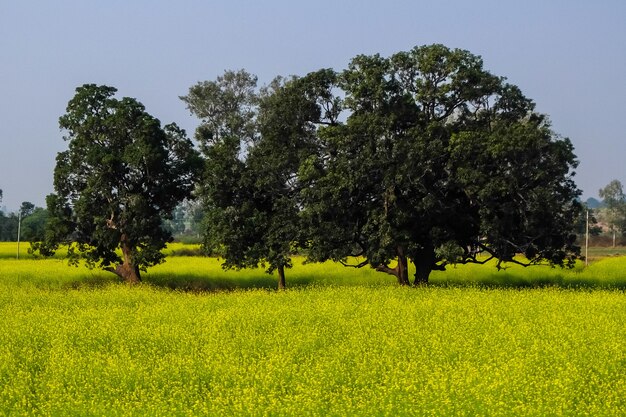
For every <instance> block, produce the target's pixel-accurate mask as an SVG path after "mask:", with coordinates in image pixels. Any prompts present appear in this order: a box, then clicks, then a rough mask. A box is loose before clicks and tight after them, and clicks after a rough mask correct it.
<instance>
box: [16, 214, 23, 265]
mask: <svg viewBox="0 0 626 417" xmlns="http://www.w3.org/2000/svg"><path fill="white" fill-rule="evenodd" d="M21 234H22V210H21V209H20V211H18V212H17V259H20V235H21Z"/></svg>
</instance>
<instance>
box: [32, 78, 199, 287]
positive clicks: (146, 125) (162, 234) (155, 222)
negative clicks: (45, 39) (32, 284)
mask: <svg viewBox="0 0 626 417" xmlns="http://www.w3.org/2000/svg"><path fill="white" fill-rule="evenodd" d="M115 92H116V89H115V88H113V87H107V86H96V85H93V84H89V85H84V86H82V87H79V88H77V89H76V95H75V96H74V98H72V99H71V100H70V102H69V103H68V106H67V113H66V114H65V115H63V116H62V117H61V118H60V119H59V125H60V127H61V128H62V129H64V130H65V131H66V132H67V136H66V137H65V140H66V141H67V142H68V150H66V151H64V152H61V153H59V154H58V156H57V164H56V167H55V170H54V187H55V191H56V194H52V195H50V196H48V198H47V205H48V210H49V213H50V218H49V221H48V226H47V230H46V236H45V239H44V240H43V241H42V242H41V243H39V244H37V245H35V247H34V248H35V250H39V251H40V252H41V253H42V254H44V255H49V254H50V253H52V252H53V251H54V250H55V249H56V248H57V247H58V245H59V244H61V243H66V244H69V243H72V242H73V244H72V245H70V247H69V250H68V256H69V259H70V261H71V262H73V263H77V262H78V261H79V260H81V259H84V260H85V261H86V264H87V265H88V266H90V267H95V266H98V267H102V268H104V269H107V270H110V271H112V272H115V273H117V274H118V275H120V276H121V277H122V278H123V279H126V280H129V281H136V280H139V270H145V269H146V268H147V267H149V266H152V265H156V264H158V263H160V262H162V260H163V255H162V253H161V249H162V248H163V247H164V246H165V243H166V242H167V241H168V240H169V239H170V237H171V235H170V234H169V233H168V232H167V231H165V230H164V228H163V227H162V219H163V218H164V217H168V216H169V215H170V214H171V212H172V210H173V209H174V208H175V207H176V205H177V204H178V203H179V202H180V201H181V200H183V199H184V198H186V197H188V196H189V195H190V193H191V191H192V189H193V186H194V181H195V178H196V172H197V167H198V164H199V159H198V156H197V154H196V151H195V150H194V149H193V146H192V144H191V142H190V141H189V140H188V139H187V138H186V135H185V132H184V131H183V130H182V129H180V128H178V126H176V125H175V124H170V125H167V126H165V127H163V128H161V126H160V122H159V121H158V120H157V119H155V118H154V117H152V116H150V115H149V114H148V113H147V112H146V111H145V108H144V106H143V105H142V104H141V103H139V102H138V101H137V100H135V99H132V98H128V97H125V98H122V99H121V100H118V99H115V98H113V95H114V93H115ZM118 248H120V249H121V256H120V254H119V253H118V252H116V250H117V249H118Z"/></svg>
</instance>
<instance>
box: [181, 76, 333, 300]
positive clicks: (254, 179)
mask: <svg viewBox="0 0 626 417" xmlns="http://www.w3.org/2000/svg"><path fill="white" fill-rule="evenodd" d="M334 77H335V74H334V72H333V71H329V70H322V71H319V72H317V73H314V74H310V75H308V76H307V77H303V78H292V79H283V78H277V79H275V80H274V81H273V82H272V83H271V84H270V85H269V86H267V87H265V88H263V89H262V90H261V91H259V90H257V89H256V77H254V76H252V75H250V74H248V73H247V72H245V71H238V72H233V71H226V73H225V74H224V75H223V76H221V77H218V78H217V80H216V81H207V82H203V83H199V84H197V85H195V86H193V87H192V88H191V89H190V91H189V94H188V95H187V96H185V97H182V99H183V100H184V101H185V102H186V103H187V105H188V108H189V109H190V110H191V112H192V113H194V114H195V115H197V116H198V117H199V118H200V119H201V125H200V127H199V128H198V130H197V132H196V138H197V139H198V141H199V142H200V144H201V149H202V151H203V153H204V155H205V158H206V168H205V176H204V179H203V181H202V183H201V186H200V195H201V196H202V199H203V201H204V204H205V212H206V214H207V217H206V221H205V225H206V233H205V247H206V248H207V249H208V250H209V251H212V252H214V251H221V252H222V254H223V256H224V264H223V265H224V267H225V268H246V267H256V266H258V265H259V264H265V265H267V272H270V273H271V272H273V271H277V273H278V287H279V288H284V287H285V268H289V267H290V266H291V253H292V250H293V245H294V243H296V242H297V241H299V240H301V238H302V233H301V232H302V227H301V224H300V216H299V211H300V207H301V204H300V194H299V188H300V182H299V181H298V170H299V168H300V165H301V164H302V163H303V161H304V160H305V159H306V158H308V157H309V156H310V155H311V154H312V153H314V152H315V149H316V140H317V137H316V135H315V132H316V129H317V125H318V124H320V123H332V122H333V120H334V118H335V117H336V114H335V113H334V110H333V108H332V106H333V104H334V103H332V100H330V96H329V95H328V89H329V88H330V85H331V84H332V83H333V80H334Z"/></svg>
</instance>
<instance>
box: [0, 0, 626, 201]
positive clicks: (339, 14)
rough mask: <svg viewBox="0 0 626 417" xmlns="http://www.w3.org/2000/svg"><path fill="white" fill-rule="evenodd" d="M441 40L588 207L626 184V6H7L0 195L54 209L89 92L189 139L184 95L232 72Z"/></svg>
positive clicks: (118, 2)
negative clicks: (140, 107)
mask: <svg viewBox="0 0 626 417" xmlns="http://www.w3.org/2000/svg"><path fill="white" fill-rule="evenodd" d="M430 43H443V44H445V45H447V46H449V47H458V48H463V49H468V50H469V51H471V52H472V53H474V54H477V55H480V56H482V57H483V60H484V62H485V67H486V68H487V69H488V70H490V71H491V72H493V73H494V74H496V75H500V76H506V77H507V78H508V79H509V81H510V82H511V83H513V84H516V85H518V86H519V87H520V88H521V89H522V91H523V92H524V93H525V94H526V95H527V96H528V97H530V98H532V99H533V100H535V102H536V103H537V108H538V110H539V111H540V112H542V113H547V114H548V115H549V116H550V118H551V120H552V122H553V127H554V129H555V130H556V131H557V132H558V133H560V134H561V135H563V136H566V137H569V138H570V139H571V140H572V142H573V143H574V146H575V149H576V154H577V155H578V158H579V160H580V166H579V168H578V169H577V175H576V177H575V178H576V181H577V183H578V186H579V187H580V188H581V189H582V190H583V191H584V194H583V196H584V198H586V197H591V196H596V197H597V192H598V189H599V188H600V187H602V186H604V185H605V184H607V183H608V182H609V181H611V180H612V179H619V180H620V181H622V182H626V168H625V164H624V158H625V157H626V128H625V127H624V123H623V120H624V118H625V117H626V99H625V98H626V2H624V1H623V0H597V1H579V0H552V1H551V0H543V1H541V0H524V1H504V0H493V1H486V0H485V1H481V0H472V1H460V0H459V1H453V0H450V1H429V2H427V1H418V0H397V1H394V0H389V1H370V0H361V1H357V0H350V1H340V0H334V1H327V0H318V1H307V2H302V1H298V0H289V1H278V0H276V1H272V0H267V1H254V0H250V1H237V0H231V1H227V0H224V1H221V0H215V1H200V0H180V1H164V0H150V1H149V0H107V1H96V0H54V1H50V0H20V1H12V0H0V189H2V190H4V201H3V202H2V203H1V205H5V206H6V207H7V208H8V209H10V210H15V209H16V208H17V207H18V206H19V204H20V203H21V202H22V201H25V200H27V201H31V202H33V203H35V204H37V205H43V204H44V198H45V195H46V194H48V193H50V192H52V170H53V167H54V164H55V156H56V153H57V152H59V151H61V150H64V149H65V143H64V142H63V140H62V133H61V132H60V131H59V128H58V118H59V116H61V115H62V114H63V113H64V112H65V106H66V104H67V101H68V100H69V99H70V98H71V97H72V96H73V93H74V89H75V88H76V87H77V86H79V85H82V84H84V83H97V84H107V85H112V86H114V87H117V88H118V90H119V94H120V96H131V97H136V98H137V99H139V101H141V102H142V103H144V104H145V105H146V108H147V110H148V112H150V113H151V114H153V115H155V116H156V117H158V118H159V119H160V120H161V122H162V123H169V122H172V121H175V122H177V123H178V124H180V125H181V126H183V127H184V128H186V129H187V130H188V132H189V134H190V136H191V135H192V134H193V130H194V129H195V127H196V125H197V122H196V120H195V119H194V118H192V117H191V116H190V115H189V114H188V112H187V110H186V109H185V107H184V105H183V103H182V102H181V101H180V100H179V99H178V96H180V95H184V94H186V92H187V90H188V88H189V87H190V86H191V85H192V84H195V83H196V82H197V81H201V80H211V79H215V77H217V76H218V75H220V74H221V73H222V72H223V71H224V70H225V69H239V68H245V69H247V70H248V71H249V72H252V73H255V74H257V75H258V76H259V79H260V80H261V82H262V83H265V82H268V81H269V80H270V79H271V78H273V77H274V76H276V75H289V74H298V75H302V74H305V73H306V72H308V71H313V70H316V69H319V68H323V67H333V68H335V69H338V70H339V69H342V68H344V67H345V65H346V64H347V63H348V61H349V60H350V58H352V57H353V56H355V55H357V54H360V53H366V54H371V53H381V54H383V55H389V54H392V53H394V52H397V51H401V50H408V49H410V48H411V47H413V46H415V45H423V44H430Z"/></svg>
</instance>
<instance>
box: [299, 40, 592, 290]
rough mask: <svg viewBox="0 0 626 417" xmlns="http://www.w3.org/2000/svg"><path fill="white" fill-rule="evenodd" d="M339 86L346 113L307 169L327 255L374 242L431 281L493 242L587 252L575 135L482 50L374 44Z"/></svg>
mask: <svg viewBox="0 0 626 417" xmlns="http://www.w3.org/2000/svg"><path fill="white" fill-rule="evenodd" d="M339 86H340V87H341V88H342V89H343V91H344V93H345V94H344V95H345V106H346V110H347V113H348V114H347V115H346V122H345V123H343V124H341V125H334V126H329V127H325V128H322V129H320V132H319V136H320V140H321V143H322V144H323V145H324V146H323V147H322V148H321V150H320V152H319V154H318V155H317V159H316V160H307V162H306V164H304V165H302V166H301V171H300V172H301V173H302V174H303V181H304V182H305V183H306V187H305V188H304V191H303V195H304V204H303V209H304V213H303V215H304V217H306V218H307V219H308V221H309V226H310V227H309V231H310V236H309V239H310V244H311V250H310V252H309V253H310V254H311V258H312V259H313V260H325V259H333V260H344V259H345V258H346V257H348V256H350V255H362V256H364V257H365V258H366V261H365V262H362V263H360V264H359V265H358V266H362V265H365V264H367V263H369V264H370V265H372V266H373V267H376V268H377V269H379V270H380V271H384V272H388V273H391V274H393V275H395V276H397V278H398V282H399V283H401V284H408V276H407V271H408V267H407V261H408V260H411V261H413V263H414V264H415V265H416V269H415V271H416V274H415V283H416V284H417V283H422V282H425V281H427V280H428V277H429V275H430V272H431V271H432V270H437V269H444V268H445V267H446V265H447V264H450V263H458V262H461V263H463V262H480V260H479V259H478V258H477V257H476V254H477V253H478V252H479V251H487V252H488V253H490V254H491V255H492V256H493V257H494V258H497V259H499V260H501V261H507V262H512V261H515V255H516V254H518V253H522V254H524V255H525V256H526V258H527V259H528V261H529V262H530V263H539V262H542V261H543V260H548V261H549V262H550V263H552V264H555V265H564V266H572V265H573V262H574V260H575V259H576V257H577V256H578V253H579V252H578V251H579V249H578V247H577V246H576V245H575V234H574V233H573V232H574V229H573V227H574V226H573V225H574V222H575V220H576V219H577V218H578V215H579V211H580V205H579V204H578V203H577V201H576V198H577V196H578V194H579V191H578V190H577V188H576V186H575V184H574V182H573V180H572V175H573V171H572V170H573V168H575V167H576V165H577V162H576V159H575V156H574V154H573V148H572V145H571V143H570V141H569V140H567V139H564V138H560V137H559V136H558V135H556V134H555V133H553V132H552V131H551V130H550V126H549V123H548V121H547V119H546V117H545V116H543V115H539V114H537V113H535V112H534V104H533V103H532V102H531V101H530V100H529V99H527V98H526V97H524V96H523V95H522V93H521V92H520V90H519V89H518V88H517V87H515V86H512V85H510V84H506V83H505V82H504V80H503V79H502V78H500V77H496V76H494V75H492V74H490V73H489V72H487V71H486V70H484V69H483V63H482V60H481V59H480V58H479V57H477V56H475V55H472V54H471V53H469V52H468V51H463V50H458V49H455V50H452V49H448V48H446V47H444V46H442V45H430V46H422V47H416V48H414V49H412V50H411V51H409V52H400V53H397V54H395V55H393V56H391V57H390V58H383V57H381V56H379V55H373V56H364V55H360V56H357V57H355V58H354V59H353V60H352V61H351V62H350V64H349V66H348V69H347V70H345V71H344V72H343V73H342V74H341V77H340V81H339ZM451 248H454V250H453V251H450V250H449V249H451ZM394 258H396V259H398V266H396V267H395V268H390V267H389V266H388V264H389V263H390V262H391V260H392V259H394Z"/></svg>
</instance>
